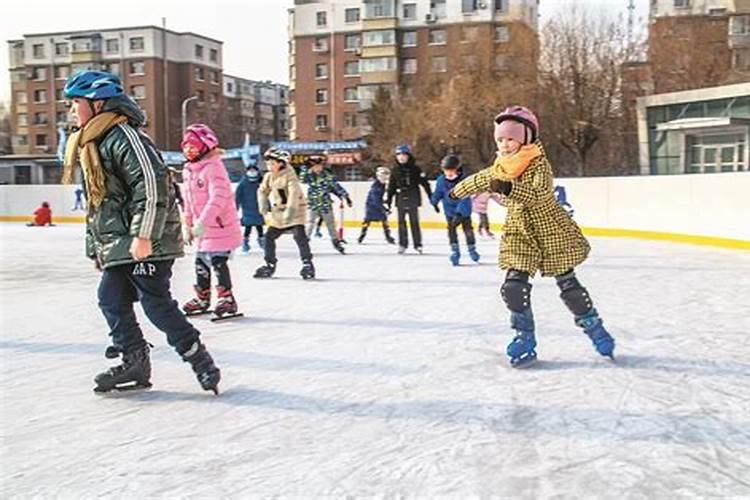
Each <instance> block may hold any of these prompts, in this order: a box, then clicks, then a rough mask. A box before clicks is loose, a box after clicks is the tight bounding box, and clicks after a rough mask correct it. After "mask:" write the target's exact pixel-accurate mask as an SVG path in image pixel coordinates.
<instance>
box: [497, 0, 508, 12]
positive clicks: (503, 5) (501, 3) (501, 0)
mask: <svg viewBox="0 0 750 500" xmlns="http://www.w3.org/2000/svg"><path fill="white" fill-rule="evenodd" d="M507 3H508V0H495V10H496V11H498V12H499V11H503V10H505V9H507V8H508V6H507Z"/></svg>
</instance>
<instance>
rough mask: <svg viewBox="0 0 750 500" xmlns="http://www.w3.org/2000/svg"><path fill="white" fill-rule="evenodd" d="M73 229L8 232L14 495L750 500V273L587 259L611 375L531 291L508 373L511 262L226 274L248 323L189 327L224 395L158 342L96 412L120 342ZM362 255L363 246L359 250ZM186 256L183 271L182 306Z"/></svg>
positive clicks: (649, 248)
mask: <svg viewBox="0 0 750 500" xmlns="http://www.w3.org/2000/svg"><path fill="white" fill-rule="evenodd" d="M82 231H83V228H82V226H76V225H64V226H59V227H55V228H26V227H23V226H21V225H16V224H4V225H0V245H1V246H2V251H1V254H0V262H2V265H1V274H0V279H1V283H0V293H1V294H2V295H1V296H0V300H1V304H2V333H1V334H0V368H1V369H2V374H3V377H2V382H0V396H1V398H2V401H1V403H2V404H1V407H0V412H1V413H0V424H1V430H0V433H1V434H0V436H1V438H2V449H1V451H0V453H1V455H0V467H1V470H0V497H2V498H8V497H14V496H17V497H24V498H25V497H36V496H38V497H53V496H55V497H57V496H59V497H66V498H84V497H85V498H93V497H100V496H101V497H131V498H135V497H136V496H137V497H156V496H164V497H185V496H190V495H192V496H195V497H206V498H208V497H210V498H216V497H235V498H239V497H247V496H251V495H257V496H272V495H278V496H300V497H321V496H336V497H344V496H350V497H364V496H388V497H396V496H409V497H414V496H419V497H426V498H434V497H441V496H442V497H444V496H452V497H455V498H466V497H489V496H497V497H504V498H505V497H515V498H551V497H565V498H594V497H596V498H603V497H608V498H682V497H695V496H698V497H713V496H734V497H740V496H750V349H749V347H750V341H749V340H748V334H749V333H750V318H748V315H749V314H748V313H750V298H749V297H748V292H750V255H749V254H747V253H742V252H736V251H730V250H720V249H714V248H705V247H697V246H687V245H678V244H672V243H663V242H643V241H636V240H627V239H592V244H593V252H592V256H591V258H590V259H589V261H588V262H587V263H586V264H584V265H583V266H582V267H581V268H580V271H579V277H580V278H581V280H582V282H583V283H584V285H585V286H587V287H588V288H589V290H590V291H591V293H592V294H593V297H594V298H595V300H596V303H597V306H598V308H599V310H600V312H601V313H602V315H603V317H604V319H605V324H606V325H607V327H608V328H609V329H610V331H611V332H612V334H613V335H614V336H615V337H616V339H617V342H618V348H617V354H618V359H617V362H616V363H614V364H613V363H611V362H608V361H606V360H604V359H601V358H599V357H598V356H597V355H595V354H594V351H593V349H592V347H591V345H590V343H589V342H588V340H587V339H586V338H585V336H584V335H583V334H582V333H580V331H578V330H577V328H576V327H575V326H574V325H573V322H572V319H571V317H570V315H569V313H568V312H567V310H566V309H565V307H564V306H563V304H562V303H561V301H560V300H559V298H558V297H557V289H556V286H555V284H554V281H553V280H539V279H537V280H536V282H535V285H534V292H533V303H534V307H535V315H536V318H537V326H538V337H539V342H540V345H539V356H540V358H541V361H540V363H539V364H538V365H536V367H533V368H530V369H528V370H524V371H519V370H514V369H511V368H509V367H508V365H507V361H506V357H505V355H504V350H505V345H506V344H507V342H508V341H509V340H510V338H511V333H510V332H509V329H508V327H507V313H506V311H505V308H504V307H503V306H502V305H501V302H500V299H499V294H498V289H499V282H500V279H501V274H500V272H499V271H498V270H497V269H496V267H495V265H494V263H495V259H496V251H497V248H496V245H497V244H496V243H495V242H493V241H482V242H480V250H481V253H482V256H483V258H482V264H481V265H464V266H461V267H459V268H452V267H451V266H450V264H449V262H448V258H447V242H446V236H445V234H444V233H443V232H442V231H428V232H427V233H426V245H425V247H426V254H425V255H423V256H418V255H415V254H408V255H406V256H398V255H396V253H395V248H394V247H392V246H388V245H386V244H385V243H384V242H383V241H382V236H381V233H380V232H379V230H372V231H371V232H370V235H369V236H368V240H367V241H366V244H365V245H362V246H359V245H356V244H354V245H352V244H350V245H349V255H346V256H341V255H338V254H336V253H334V251H333V249H332V248H331V247H330V244H329V242H327V241H326V240H320V239H315V240H314V241H313V250H314V252H315V253H316V261H315V262H316V265H317V268H318V275H319V279H318V280H316V281H314V282H304V281H302V280H301V279H300V278H299V276H298V274H297V273H298V270H299V267H300V264H299V260H298V258H297V257H296V249H295V248H294V246H293V245H294V244H293V241H292V239H291V237H283V238H282V240H280V262H279V267H278V273H277V278H275V279H273V280H270V281H257V280H254V279H252V278H251V275H252V272H253V270H254V269H255V268H256V267H257V266H259V265H260V264H261V258H260V256H259V254H258V251H257V249H253V250H252V253H251V255H250V256H241V255H240V256H237V257H236V258H234V259H233V261H232V262H231V267H232V272H233V278H234V280H235V284H236V287H235V288H236V295H237V298H238V301H239V303H240V306H241V308H242V310H243V311H244V312H245V313H246V314H247V317H246V318H244V319H242V320H238V321H235V322H233V323H223V324H214V323H210V322H209V321H208V320H206V319H196V320H195V324H196V325H198V326H199V328H200V329H201V331H202V332H203V338H204V340H205V342H206V343H207V344H208V346H209V348H210V350H211V352H212V353H213V355H214V357H215V358H216V360H217V363H218V364H219V366H220V367H221V369H222V373H223V377H224V380H223V382H222V385H221V388H222V391H223V392H222V394H221V395H220V396H219V397H215V396H213V395H212V394H210V393H205V392H203V391H201V390H200V387H199V386H198V383H197V381H196V380H195V379H194V377H193V375H192V373H191V371H190V369H189V367H188V366H187V365H185V364H183V363H182V362H181V361H180V360H179V358H178V356H177V355H176V354H175V353H174V352H172V351H171V349H170V348H169V347H168V346H167V344H166V341H165V338H164V336H163V335H162V334H161V333H160V332H158V331H155V330H154V328H153V327H151V326H150V325H148V324H146V327H145V330H146V332H147V336H148V339H149V340H150V341H151V342H152V343H153V344H154V345H155V346H156V347H155V349H154V351H153V377H152V382H153V383H154V387H153V389H152V390H150V391H148V392H143V393H137V394H136V393H130V394H120V395H117V396H113V397H101V396H97V395H95V394H94V393H93V392H92V391H91V389H92V387H93V382H92V378H93V376H94V375H95V374H96V373H97V372H99V371H101V370H102V369H104V368H105V367H106V366H108V363H111V361H109V360H106V359H105V358H104V356H103V353H104V348H105V347H106V345H107V328H106V326H105V322H104V319H103V318H102V317H101V316H100V314H99V311H98V309H97V306H96V300H95V289H96V284H97V280H98V275H97V273H96V272H95V271H94V270H93V268H92V266H91V264H90V262H88V261H87V260H86V259H85V258H83V257H82V249H83V243H82ZM347 236H348V237H349V239H350V240H353V239H354V237H355V233H354V231H353V230H349V232H348V235H347ZM192 273H193V271H192V257H191V256H188V257H187V258H185V259H181V260H179V261H178V263H177V264H176V267H175V278H174V281H173V291H174V294H175V296H176V297H177V298H178V300H180V302H183V301H184V300H186V299H188V298H189V296H190V292H191V284H192V280H193V274H192Z"/></svg>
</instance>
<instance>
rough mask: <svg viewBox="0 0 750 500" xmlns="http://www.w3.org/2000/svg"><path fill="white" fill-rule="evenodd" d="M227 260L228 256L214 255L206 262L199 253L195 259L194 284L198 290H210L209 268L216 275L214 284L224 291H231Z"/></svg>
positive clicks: (230, 277) (205, 258)
mask: <svg viewBox="0 0 750 500" xmlns="http://www.w3.org/2000/svg"><path fill="white" fill-rule="evenodd" d="M228 260H229V256H228V255H214V256H212V257H211V261H210V262H208V258H207V257H206V256H204V255H200V252H199V255H197V256H196V257H195V281H196V283H195V284H196V285H197V286H198V288H199V289H201V290H208V289H209V288H211V268H213V270H214V273H216V282H217V283H216V284H217V285H218V286H220V287H222V288H225V289H226V290H231V289H232V276H231V274H230V273H229V266H228V265H227V261H228Z"/></svg>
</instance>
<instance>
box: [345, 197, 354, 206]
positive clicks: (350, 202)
mask: <svg viewBox="0 0 750 500" xmlns="http://www.w3.org/2000/svg"><path fill="white" fill-rule="evenodd" d="M346 204H347V205H348V206H349V208H352V207H353V206H354V202H353V201H352V199H351V198H349V197H348V196H347V197H346Z"/></svg>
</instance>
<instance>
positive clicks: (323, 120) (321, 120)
mask: <svg viewBox="0 0 750 500" xmlns="http://www.w3.org/2000/svg"><path fill="white" fill-rule="evenodd" d="M315 128H319V129H324V128H328V115H316V116H315Z"/></svg>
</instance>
